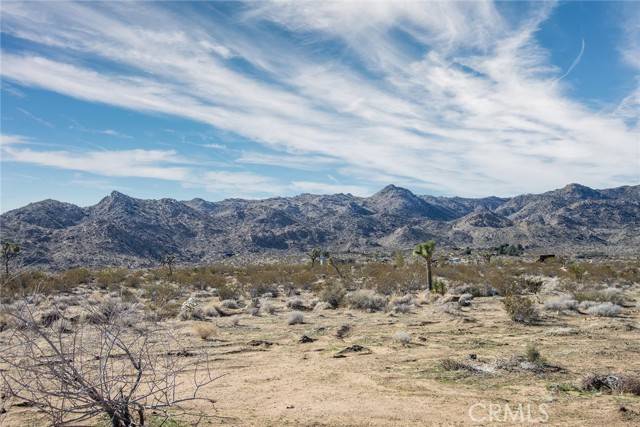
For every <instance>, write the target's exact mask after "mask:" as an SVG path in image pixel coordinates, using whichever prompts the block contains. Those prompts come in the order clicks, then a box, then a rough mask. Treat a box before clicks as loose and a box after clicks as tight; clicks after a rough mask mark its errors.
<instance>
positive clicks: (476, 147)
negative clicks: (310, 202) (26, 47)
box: [2, 2, 639, 195]
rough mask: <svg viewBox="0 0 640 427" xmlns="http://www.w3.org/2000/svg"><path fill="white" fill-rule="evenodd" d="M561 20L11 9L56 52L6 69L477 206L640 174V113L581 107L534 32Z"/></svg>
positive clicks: (209, 182)
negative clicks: (491, 196)
mask: <svg viewBox="0 0 640 427" xmlns="http://www.w3.org/2000/svg"><path fill="white" fill-rule="evenodd" d="M185 10H186V8H185ZM552 11H553V4H547V3H545V4H541V3H536V4H534V5H533V6H532V7H530V8H528V9H527V10H526V11H525V13H524V14H522V16H519V17H518V19H507V18H506V17H505V16H504V15H503V14H502V13H501V12H500V10H499V9H498V8H497V7H496V5H495V4H493V3H492V2H434V3H424V2H388V3H387V2H374V3H370V4H368V5H367V7H365V8H363V7H362V5H361V4H358V3H353V2H262V3H247V4H246V5H244V6H243V7H239V8H238V11H235V12H226V13H229V14H231V16H227V15H224V14H222V13H221V12H220V13H212V14H209V15H206V16H204V15H202V14H198V13H196V12H193V13H189V12H188V11H186V12H185V13H183V14H181V15H178V14H176V13H175V11H174V10H172V9H170V8H166V7H164V5H162V4H156V3H137V4H126V5H123V4H117V5H113V4H105V3H101V4H95V3H92V4H86V3H55V4H46V3H42V4H40V3H39V4H38V6H37V7H35V5H33V4H29V3H24V4H18V3H10V4H7V5H5V7H4V8H3V12H2V14H3V22H4V28H3V30H4V31H6V32H8V33H10V34H12V35H13V36H15V37H20V38H22V39H25V40H29V41H31V42H32V43H35V44H37V45H40V46H46V47H48V48H49V49H50V53H49V54H48V55H44V54H42V53H41V50H40V51H38V52H36V51H35V50H34V51H33V52H28V51H25V52H22V53H11V52H3V67H2V75H3V77H4V78H6V79H10V80H11V81H13V82H17V83H19V84H22V85H25V86H34V87H39V88H44V89H47V90H51V91H55V92H59V93H62V94H65V95H68V96H72V97H75V98H79V99H82V100H86V101H90V102H99V103H105V104H109V105H114V106H118V107H122V108H128V109H133V110H137V111H146V112H157V113H163V114H171V115H176V116H180V117H185V118H188V119H191V120H195V121H199V122H203V123H207V124H209V125H212V126H214V127H216V128H218V129H221V130H225V131H230V132H234V133H236V134H238V135H241V136H242V137H244V138H247V139H250V140H252V141H255V142H256V143H258V144H262V145H264V146H265V147H266V148H268V149H270V150H273V151H275V152H277V153H279V154H277V155H264V154H257V153H248V152H245V153H242V154H241V155H240V157H239V158H238V159H236V160H235V163H237V164H242V165H271V166H279V167H284V168H291V169H298V170H313V169H315V168H317V167H318V166H319V165H322V166H324V165H331V167H333V168H335V170H337V171H339V172H340V173H341V174H342V175H343V176H344V177H346V178H347V179H350V181H351V182H350V184H349V185H351V187H348V186H347V187H346V188H350V189H351V190H353V191H352V192H354V193H357V192H359V191H362V190H363V189H367V190H368V189H370V188H371V187H372V186H373V184H374V183H375V184H378V183H381V184H382V182H381V181H384V180H387V183H388V180H391V179H393V180H394V182H397V183H403V184H405V185H408V186H412V187H413V188H418V189H423V190H424V191H425V192H431V191H437V192H444V193H454V194H460V195H486V194H487V193H497V194H513V193H520V192H524V191H531V192H534V191H541V190H547V189H549V188H553V187H557V186H561V185H564V184H566V183H567V182H573V181H580V182H583V183H585V184H587V185H594V186H609V185H618V184H626V183H629V182H630V181H634V180H637V179H638V168H637V165H634V164H633V163H632V162H631V163H630V162H625V159H629V158H634V156H635V155H637V150H638V138H639V132H638V127H637V117H638V112H637V111H635V112H634V111H633V108H626V109H624V115H623V114H621V111H622V110H620V111H618V112H617V113H610V114H606V113H602V112H594V111H591V110H590V109H589V108H587V107H586V106H584V105H582V104H580V103H579V102H577V101H575V100H572V99H571V98H570V97H569V96H568V94H567V93H566V92H565V88H564V87H563V82H562V81H559V80H560V79H562V77H563V75H562V70H559V69H557V68H556V67H554V66H553V65H552V64H551V63H550V61H549V57H548V54H547V52H546V51H545V50H544V49H543V48H542V47H541V46H540V45H539V43H538V42H537V40H536V38H535V34H536V31H537V30H538V29H539V27H540V25H541V23H543V22H544V21H545V20H546V19H547V18H548V16H549V15H550V14H551V13H552ZM230 18H233V19H230ZM265 22H266V23H268V24H270V25H275V26H277V27H279V28H281V29H283V30H286V31H282V32H281V33H277V32H269V31H268V30H267V29H265V28H267V27H268V26H264V25H262V24H264V23H265ZM287 34H292V35H293V37H289V36H287ZM299 40H303V41H304V42H303V43H299V42H298V41H299ZM583 48H584V45H583ZM62 51H64V53H65V55H64V56H62V55H60V52H62ZM91 59H100V64H105V63H106V64H109V63H111V64H114V66H113V67H108V66H107V67H98V66H97V65H92V64H94V62H93V61H92V60H91ZM578 61H579V59H578ZM576 63H577V61H576ZM239 64H240V65H239ZM630 96H632V95H631V94H630ZM631 99H635V98H631ZM612 144H615V149H611V147H612ZM290 153H296V154H295V155H291V154H290ZM22 154H23V157H22V159H23V160H21V161H32V162H34V163H37V164H43V165H44V164H47V162H45V160H44V159H42V158H41V157H38V154H37V152H32V151H30V150H28V151H24V152H23V153H22ZM176 154H177V153H172V155H174V156H175V155H176ZM92 155H95V153H86V154H84V156H85V158H82V157H79V155H77V154H76V155H74V156H75V157H72V159H73V158H75V159H76V160H78V162H75V163H74V162H71V161H69V160H67V161H66V162H63V161H62V159H61V158H59V157H60V156H58V157H56V156H53V157H54V158H56V160H55V161H53V160H49V161H48V164H49V165H53V166H56V167H63V166H60V165H63V164H64V165H66V166H67V167H68V166H70V165H71V166H74V165H77V164H78V163H81V160H83V159H85V160H87V159H86V157H87V156H88V157H89V159H88V160H95V159H93V158H91V156H92ZM51 157H52V156H51V155H50V156H49V158H50V159H51ZM74 167H77V166H74ZM147 167H148V168H151V170H150V171H149V172H150V175H153V174H154V173H155V171H154V168H155V166H149V165H147ZM173 168H174V170H173V175H172V176H174V177H175V178H176V179H178V180H182V181H183V182H185V184H186V185H201V186H203V187H205V188H207V189H210V190H212V191H224V192H232V191H239V189H245V191H246V189H247V188H252V189H255V193H256V194H267V193H268V194H274V193H276V192H278V191H282V192H287V191H294V190H296V189H298V190H300V191H306V190H305V188H307V189H310V190H309V191H311V190H314V191H333V190H336V189H337V188H338V187H340V188H345V186H339V185H338V184H335V185H334V184H326V183H316V182H311V181H305V180H304V179H298V180H292V181H291V182H283V181H282V180H278V179H275V178H273V177H267V176H263V175H259V174H257V173H256V172H247V171H243V172H229V171H216V172H210V173H209V174H208V175H206V174H205V175H198V178H197V179H194V178H193V172H192V171H185V170H183V169H182V168H181V167H173ZM107 169H108V168H107ZM78 170H81V169H78ZM170 170H171V169H170ZM102 172H103V173H107V172H108V170H103V171H102ZM158 175H160V174H158ZM165 176H166V175H165ZM172 179H173V178H172Z"/></svg>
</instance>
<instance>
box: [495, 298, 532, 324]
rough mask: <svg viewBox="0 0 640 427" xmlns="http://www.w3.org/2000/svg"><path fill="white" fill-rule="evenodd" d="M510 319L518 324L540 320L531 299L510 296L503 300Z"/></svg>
mask: <svg viewBox="0 0 640 427" xmlns="http://www.w3.org/2000/svg"><path fill="white" fill-rule="evenodd" d="M502 303H503V304H504V309H505V310H506V312H507V314H508V315H509V318H510V319H511V320H513V321H514V322H518V323H534V322H536V321H537V320H538V319H539V317H540V316H539V315H538V312H537V310H536V308H535V305H534V303H533V301H531V299H530V298H528V297H525V296H522V295H517V294H509V295H507V296H506V297H504V299H503V300H502Z"/></svg>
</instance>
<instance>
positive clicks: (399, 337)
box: [393, 331, 411, 346]
mask: <svg viewBox="0 0 640 427" xmlns="http://www.w3.org/2000/svg"><path fill="white" fill-rule="evenodd" d="M393 340H394V341H395V342H396V343H398V344H401V345H404V346H406V345H409V344H410V343H411V335H409V333H408V332H406V331H398V332H396V333H395V334H393Z"/></svg>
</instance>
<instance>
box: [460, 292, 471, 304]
mask: <svg viewBox="0 0 640 427" xmlns="http://www.w3.org/2000/svg"><path fill="white" fill-rule="evenodd" d="M471 301H473V295H471V294H462V295H460V298H458V305H459V306H460V307H469V306H470V305H471Z"/></svg>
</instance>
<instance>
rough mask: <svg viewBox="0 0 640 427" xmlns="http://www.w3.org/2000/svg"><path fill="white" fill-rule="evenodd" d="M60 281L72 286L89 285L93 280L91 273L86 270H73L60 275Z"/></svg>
mask: <svg viewBox="0 0 640 427" xmlns="http://www.w3.org/2000/svg"><path fill="white" fill-rule="evenodd" d="M59 277H60V280H62V281H64V282H65V283H68V284H70V285H81V284H86V283H89V282H90V281H91V279H92V276H91V272H90V271H89V270H87V269H86V268H82V267H78V268H72V269H70V270H67V271H65V272H63V273H62V274H60V276H59Z"/></svg>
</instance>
